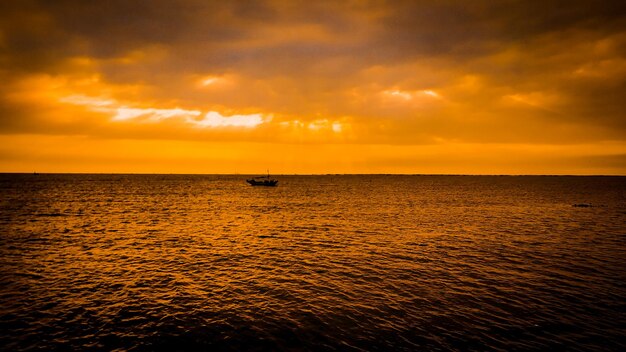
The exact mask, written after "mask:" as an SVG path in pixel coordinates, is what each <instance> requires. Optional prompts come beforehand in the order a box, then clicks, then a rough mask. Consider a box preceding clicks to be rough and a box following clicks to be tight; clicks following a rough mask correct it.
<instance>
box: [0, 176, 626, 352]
mask: <svg viewBox="0 0 626 352" xmlns="http://www.w3.org/2000/svg"><path fill="white" fill-rule="evenodd" d="M29 177H30V178H29ZM244 179H245V177H235V176H184V175H181V176H173V175H169V176H164V175H149V176H147V175H145V176H142V175H41V176H39V177H38V178H33V177H32V176H31V175H22V176H19V175H3V176H2V178H1V179H0V180H1V182H2V183H1V185H2V192H3V199H4V200H3V202H2V208H1V209H2V212H1V214H2V218H1V221H2V223H3V228H5V229H6V230H5V231H4V235H3V244H2V246H1V248H2V257H3V258H4V260H3V263H2V273H3V276H4V277H5V279H4V283H5V284H4V285H3V286H2V289H1V290H0V293H1V294H2V297H3V303H2V307H1V308H2V311H3V312H4V313H3V315H2V317H3V320H2V321H3V322H4V323H3V324H5V325H4V326H5V327H6V330H5V331H7V332H8V333H6V334H3V336H2V340H1V341H2V343H3V345H2V346H4V347H7V348H9V349H11V350H20V349H28V348H43V349H59V348H71V349H85V348H102V349H107V350H109V349H115V348H123V349H128V348H131V347H133V346H135V347H137V346H138V347H139V348H140V349H148V350H150V349H161V348H168V347H170V348H179V349H186V350H197V349H207V348H217V349H229V350H242V349H251V348H261V349H293V348H296V349H311V350H317V349H331V350H334V349H337V350H344V349H346V348H348V349H350V346H352V347H353V348H360V349H366V350H368V349H385V348H394V349H397V350H413V349H420V348H425V349H464V348H465V347H468V346H469V347H472V348H475V349H480V350H484V349H505V350H506V349H533V348H542V349H543V348H552V347H556V346H561V347H562V346H570V347H571V345H570V344H571V341H572V339H576V341H586V342H577V345H576V346H577V347H582V348H585V349H586V348H590V349H595V348H599V347H607V346H608V348H609V349H611V348H617V347H620V346H621V345H620V342H619V340H618V339H617V337H618V336H619V334H620V333H619V329H618V326H616V324H615V322H616V321H619V311H618V310H616V309H615V308H614V307H615V304H617V303H618V301H619V299H618V298H619V297H623V296H624V294H625V293H626V292H625V291H624V287H623V285H621V282H623V280H621V279H623V278H624V277H626V275H625V274H626V272H625V271H624V270H625V269H624V268H625V267H626V266H625V265H624V264H626V263H624V259H623V258H626V255H624V254H626V253H624V248H625V247H624V237H623V233H624V231H625V230H626V229H625V227H624V225H623V224H624V223H626V221H625V220H626V215H625V213H624V212H623V207H622V206H623V199H624V195H625V192H626V181H625V180H624V178H561V177H559V178H550V177H447V176H308V177H307V176H283V177H281V178H280V184H279V187H276V188H256V187H250V186H248V185H246V184H245V182H244ZM580 202H587V203H592V204H596V205H597V206H594V207H590V208H576V207H572V204H575V203H580ZM616 300H617V301H616ZM42 324H43V325H45V326H46V328H43V327H42ZM600 337H602V338H600Z"/></svg>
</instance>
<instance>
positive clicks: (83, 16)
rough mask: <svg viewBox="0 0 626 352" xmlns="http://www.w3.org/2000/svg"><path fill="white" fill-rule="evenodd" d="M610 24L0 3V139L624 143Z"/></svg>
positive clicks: (565, 13) (119, 2)
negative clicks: (18, 135)
mask: <svg viewBox="0 0 626 352" xmlns="http://www.w3.org/2000/svg"><path fill="white" fill-rule="evenodd" d="M625 11H626V5H625V4H624V2H623V1H602V2H589V1H578V0H576V1H567V2H565V1H559V0H550V1H543V2H541V3H540V4H537V3H531V2H528V1H520V0H505V1H499V2H495V3H494V2H493V1H486V0H478V1H472V2H460V1H447V0H446V1H436V2H422V1H417V2H416V1H393V2H385V1H364V2H332V1H316V2H310V1H309V2H307V1H296V2H285V1H279V0H259V1H228V2H217V1H208V2H207V1H200V0H176V1H171V0H167V1H166V0H153V1H147V0H145V1H123V0H111V1H107V2H85V1H77V0H58V1H43V0H24V1H5V2H2V3H0V79H2V81H3V85H2V87H0V133H2V134H13V133H44V134H56V135H97V136H100V137H105V136H106V137H109V138H122V137H124V138H138V139H141V138H166V139H177V140H186V139H203V138H204V139H212V140H223V141H250V142H258V141H265V142H276V143H293V142H298V143H316V144H319V145H321V144H325V143H351V144H363V145H365V144H372V145H374V144H389V145H399V146H407V145H416V146H419V145H429V144H431V145H432V144H442V143H443V144H445V143H483V144H498V143H522V144H528V145H533V144H538V145H539V144H540V145H550V144H554V145H574V144H580V143H604V142H608V141H624V139H625V138H626V118H625V117H624V111H626V102H625V101H624V99H623V92H625V91H626V51H624V47H626V32H625V31H624V28H626V19H625V18H624V16H623V15H622V14H623V13H624V12H625ZM270 117H271V118H270ZM450 160H452V159H450Z"/></svg>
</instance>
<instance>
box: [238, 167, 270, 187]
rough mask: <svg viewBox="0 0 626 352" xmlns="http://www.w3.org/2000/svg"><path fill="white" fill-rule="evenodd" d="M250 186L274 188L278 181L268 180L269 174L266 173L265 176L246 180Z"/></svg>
mask: <svg viewBox="0 0 626 352" xmlns="http://www.w3.org/2000/svg"><path fill="white" fill-rule="evenodd" d="M246 182H248V183H249V184H250V185H251V186H270V187H273V186H276V184H278V180H273V179H271V178H270V172H269V170H268V171H267V176H260V177H254V178H251V179H249V180H246Z"/></svg>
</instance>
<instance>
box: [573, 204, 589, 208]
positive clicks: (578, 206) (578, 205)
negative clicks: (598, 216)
mask: <svg viewBox="0 0 626 352" xmlns="http://www.w3.org/2000/svg"><path fill="white" fill-rule="evenodd" d="M572 206H573V207H575V208H591V207H592V205H591V203H576V204H574V205H572Z"/></svg>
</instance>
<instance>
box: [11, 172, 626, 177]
mask: <svg viewBox="0 0 626 352" xmlns="http://www.w3.org/2000/svg"><path fill="white" fill-rule="evenodd" d="M0 174H2V175H138V176H139V175H155V176H157V175H181V176H184V175H188V176H250V175H258V174H261V173H181V172H170V173H161V172H45V171H43V172H39V171H34V172H21V171H0ZM271 175H272V176H552V177H554V176H572V177H626V174H472V173H278V174H271Z"/></svg>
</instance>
